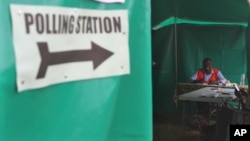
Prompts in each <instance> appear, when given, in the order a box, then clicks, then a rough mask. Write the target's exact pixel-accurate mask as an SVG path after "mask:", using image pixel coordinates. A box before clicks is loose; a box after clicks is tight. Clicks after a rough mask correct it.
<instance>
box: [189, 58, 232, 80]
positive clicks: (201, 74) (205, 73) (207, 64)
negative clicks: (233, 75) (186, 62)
mask: <svg viewBox="0 0 250 141" xmlns="http://www.w3.org/2000/svg"><path fill="white" fill-rule="evenodd" d="M190 79H191V81H192V82H193V83H202V84H219V83H224V84H226V83H228V82H229V81H228V80H227V79H226V78H225V77H224V76H223V75H222V73H221V71H220V70H219V69H216V68H213V67H212V60H211V59H210V58H205V59H204V60H203V68H200V69H198V70H197V71H196V72H195V74H194V75H193V76H192V77H191V78H190Z"/></svg>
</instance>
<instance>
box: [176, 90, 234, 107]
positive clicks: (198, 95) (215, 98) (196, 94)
mask: <svg viewBox="0 0 250 141" xmlns="http://www.w3.org/2000/svg"><path fill="white" fill-rule="evenodd" d="M235 98H236V96H235V95H234V88H220V87H204V88H200V89H198V90H194V91H191V92H187V93H184V94H181V95H179V96H178V99H179V100H185V101H197V102H215V103H216V102H217V103H221V102H226V101H228V100H232V99H235Z"/></svg>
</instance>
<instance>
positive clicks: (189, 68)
mask: <svg viewBox="0 0 250 141" xmlns="http://www.w3.org/2000/svg"><path fill="white" fill-rule="evenodd" d="M151 5H152V59H153V60H154V61H155V62H156V63H158V64H159V65H161V70H153V109H154V112H180V108H179V107H180V106H178V107H176V105H175V104H174V102H173V99H172V97H173V94H174V90H175V86H176V83H187V82H188V80H189V78H190V76H191V75H192V74H193V73H194V72H195V71H196V69H197V68H199V67H201V65H202V59H203V58H204V57H210V58H212V60H213V66H214V67H216V68H219V69H221V71H222V72H223V74H224V76H225V77H226V78H227V79H229V80H230V81H231V82H234V83H238V84H239V82H240V76H241V74H242V73H245V74H246V73H247V59H246V57H247V53H246V48H245V46H246V38H245V34H246V28H247V25H248V24H247V19H248V16H249V13H250V11H249V6H248V4H247V1H246V0H237V1H236V0H219V1H217V0H210V1H207V0H188V1H185V0H167V1H165V0H159V1H154V2H151Z"/></svg>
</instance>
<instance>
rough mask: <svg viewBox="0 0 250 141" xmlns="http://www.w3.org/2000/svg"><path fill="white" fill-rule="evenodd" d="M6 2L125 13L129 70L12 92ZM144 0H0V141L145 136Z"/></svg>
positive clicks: (128, 140) (148, 125)
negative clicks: (121, 0) (110, 1)
mask: <svg viewBox="0 0 250 141" xmlns="http://www.w3.org/2000/svg"><path fill="white" fill-rule="evenodd" d="M10 4H26V5H44V6H61V7H71V8H82V9H85V8H86V9H95V10H98V9H100V10H119V9H125V10H128V13H129V51H130V65H131V66H130V67H131V73H130V74H129V75H122V76H115V77H106V78H99V79H89V80H82V81H74V82H67V83H61V84H56V85H53V86H49V87H45V88H41V89H35V90H28V91H24V92H20V93H18V92H17V86H16V67H15V56H14V48H13V38H12V22H11V15H10V7H9V6H10ZM150 11H151V10H150V1H149V0H146V1H145V0H136V1H129V0H126V2H125V3H123V4H119V3H114V4H104V3H99V2H96V1H94V0H70V1H68V0H56V1H55V0H54V1H46V0H40V1H36V0H3V1H1V2H0V15H1V16H0V17H1V20H0V31H1V32H0V42H1V44H0V78H1V79H0V140H1V141H151V140H152V95H151V94H152V85H151V83H152V80H151V79H152V78H151V30H150V28H151V21H150Z"/></svg>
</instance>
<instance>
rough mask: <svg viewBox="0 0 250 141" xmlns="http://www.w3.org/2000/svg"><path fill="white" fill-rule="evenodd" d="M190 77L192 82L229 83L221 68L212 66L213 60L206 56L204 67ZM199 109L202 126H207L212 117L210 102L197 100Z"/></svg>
mask: <svg viewBox="0 0 250 141" xmlns="http://www.w3.org/2000/svg"><path fill="white" fill-rule="evenodd" d="M190 79H191V82H192V83H201V84H204V85H208V84H216V85H217V84H219V83H222V84H226V83H229V81H228V80H227V79H226V78H225V77H224V76H223V74H222V73H221V71H220V70H219V69H216V68H213V67H212V60H211V59H210V58H205V59H204V60H203V67H202V68H199V69H198V70H197V71H196V72H195V74H194V75H193V76H192V77H191V78H190ZM197 110H198V114H199V117H200V118H199V124H200V126H207V125H208V119H209V117H210V105H209V103H205V102H197Z"/></svg>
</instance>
